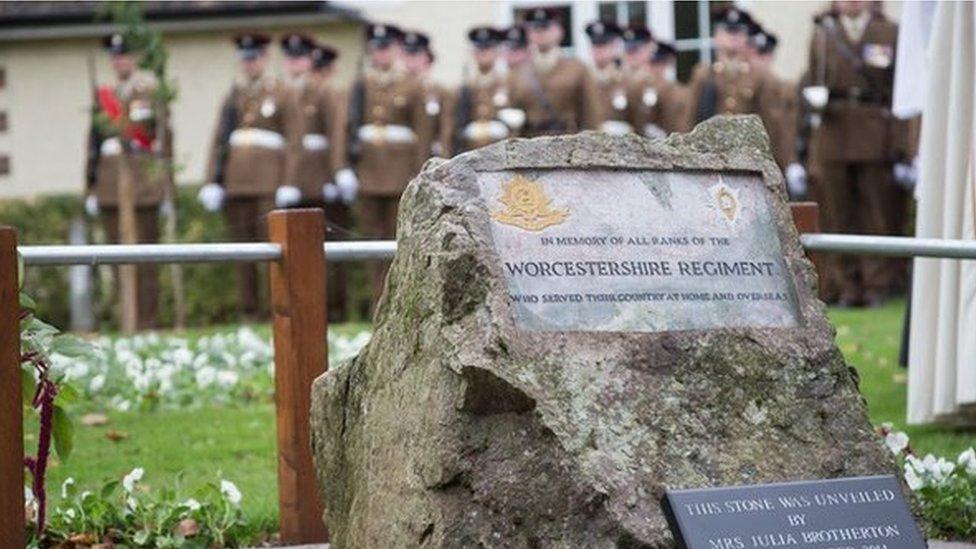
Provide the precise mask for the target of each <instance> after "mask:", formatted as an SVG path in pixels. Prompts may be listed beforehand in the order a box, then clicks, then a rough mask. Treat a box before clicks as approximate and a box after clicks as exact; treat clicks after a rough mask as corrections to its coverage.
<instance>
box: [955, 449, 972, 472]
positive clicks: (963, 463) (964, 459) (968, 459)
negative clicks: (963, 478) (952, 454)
mask: <svg viewBox="0 0 976 549" xmlns="http://www.w3.org/2000/svg"><path fill="white" fill-rule="evenodd" d="M956 463H958V464H959V466H960V467H965V468H966V472H967V473H969V474H970V475H976V450H973V449H972V448H969V449H968V450H966V451H964V452H963V453H961V454H959V459H957V460H956Z"/></svg>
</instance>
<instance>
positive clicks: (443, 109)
mask: <svg viewBox="0 0 976 549" xmlns="http://www.w3.org/2000/svg"><path fill="white" fill-rule="evenodd" d="M420 87H421V90H422V93H423V96H424V113H425V114H426V115H427V116H426V120H425V121H424V126H423V130H422V132H421V136H420V139H421V141H422V142H424V144H425V145H424V146H425V148H426V149H427V154H428V155H429V156H440V157H443V158H450V156H451V148H452V147H451V134H452V132H453V130H452V127H453V125H454V120H453V117H452V116H451V114H452V112H453V110H454V102H455V100H456V99H455V96H454V93H453V92H452V91H451V90H450V89H448V88H447V87H446V86H444V85H443V84H440V83H438V82H436V81H434V80H433V79H431V78H427V77H425V78H422V79H421V81H420Z"/></svg>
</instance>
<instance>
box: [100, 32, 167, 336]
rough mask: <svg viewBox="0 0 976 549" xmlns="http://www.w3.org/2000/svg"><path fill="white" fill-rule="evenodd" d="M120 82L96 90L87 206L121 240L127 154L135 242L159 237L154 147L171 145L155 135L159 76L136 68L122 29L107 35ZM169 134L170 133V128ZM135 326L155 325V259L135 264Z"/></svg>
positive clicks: (159, 185)
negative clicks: (122, 173) (122, 182)
mask: <svg viewBox="0 0 976 549" xmlns="http://www.w3.org/2000/svg"><path fill="white" fill-rule="evenodd" d="M104 46H105V49H106V51H108V53H109V56H110V58H111V62H112V70H113V72H114V73H115V77H116V81H115V82H114V83H113V84H107V85H103V86H100V87H99V88H98V89H97V90H96V97H95V98H94V99H95V107H94V109H93V112H92V122H91V130H90V132H89V134H88V159H87V167H86V170H85V172H86V180H87V187H88V188H87V193H86V199H85V209H86V211H87V212H88V214H89V215H91V216H93V217H95V216H99V215H100V216H101V217H102V222H103V224H104V226H105V232H106V238H107V241H108V242H109V243H118V242H119V236H120V235H119V179H120V177H121V176H120V173H119V172H120V170H121V169H122V168H121V163H122V160H123V155H124V156H125V158H126V160H127V166H128V168H129V170H130V174H131V181H132V188H133V194H134V198H135V206H136V211H135V217H136V230H137V235H136V241H137V242H139V243H149V244H152V243H156V242H158V241H159V221H158V208H159V204H160V202H161V200H162V196H163V192H162V190H163V189H162V185H163V182H162V181H161V178H159V177H155V176H154V174H155V173H160V171H161V170H158V169H154V168H155V166H153V165H152V163H153V159H154V158H153V152H154V151H156V150H157V149H159V148H160V147H165V148H166V149H167V150H168V149H169V148H170V143H165V144H161V143H158V142H157V139H156V111H155V105H154V97H153V95H154V93H155V90H156V81H155V79H154V78H153V77H152V76H150V75H146V74H141V73H138V72H136V58H135V55H134V52H133V51H132V50H131V47H130V44H129V42H128V41H127V40H126V38H125V37H124V36H123V35H122V34H118V33H116V34H112V35H110V36H108V37H106V38H105V40H104ZM167 134H168V135H172V134H171V133H170V132H167ZM136 276H137V278H136V287H137V303H136V306H137V311H138V313H137V327H138V328H139V329H146V328H152V327H154V326H155V324H156V309H157V296H158V294H159V272H158V269H157V268H156V266H155V265H153V264H142V265H139V266H138V268H137V275H136Z"/></svg>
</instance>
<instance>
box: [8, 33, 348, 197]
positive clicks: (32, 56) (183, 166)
mask: <svg viewBox="0 0 976 549" xmlns="http://www.w3.org/2000/svg"><path fill="white" fill-rule="evenodd" d="M291 29H295V30H302V31H304V32H308V33H310V34H313V35H315V36H316V37H318V38H320V39H322V40H324V41H326V42H329V43H331V44H333V45H334V46H336V47H338V48H339V49H340V51H341V54H340V58H339V66H338V67H337V69H338V70H337V77H338V79H339V81H340V82H347V81H349V80H350V79H351V77H352V75H353V74H354V72H355V65H356V63H357V60H358V59H359V58H360V57H361V52H362V47H361V44H360V30H359V29H360V28H359V26H358V25H355V24H349V23H342V24H332V25H329V26H317V27H307V28H304V29H303V28H296V27H288V29H266V30H267V31H268V32H271V33H275V34H277V33H280V32H282V31H283V30H291ZM233 34H234V33H233V32H231V31H226V32H211V33H204V32H201V33H188V34H171V35H167V36H166V40H167V46H168V48H169V51H170V67H169V70H170V74H171V75H172V78H173V79H174V80H175V82H176V85H177V87H178V92H179V96H178V97H177V99H176V101H175V103H174V104H173V128H174V139H175V142H174V145H175V149H176V154H175V156H176V161H177V163H178V165H179V166H180V171H179V173H178V174H177V179H178V181H179V182H181V183H199V182H201V181H202V179H203V177H204V175H205V174H204V171H205V164H206V161H207V155H208V152H209V144H210V140H211V138H212V136H213V132H214V128H215V126H216V122H217V116H218V113H217V110H218V108H219V104H220V101H221V100H222V98H223V96H224V94H226V93H227V91H228V89H229V88H230V84H231V82H232V80H233V79H234V77H235V75H236V74H237V68H236V67H237V64H236V57H235V53H234V48H233V44H232V43H231V37H232V36H233ZM271 54H272V59H271V64H270V65H271V67H272V70H273V71H274V72H276V73H280V52H279V50H278V48H277V47H274V48H272V49H271ZM90 55H94V58H95V66H96V74H97V75H98V78H99V80H100V81H107V80H109V78H110V68H109V65H108V59H107V57H106V56H105V54H104V53H103V52H102V50H101V47H100V43H99V41H98V40H97V39H72V40H45V41H25V42H11V43H6V44H4V45H3V47H2V48H0V66H2V67H4V68H6V71H7V88H6V89H3V90H0V108H2V109H5V110H7V112H8V121H9V130H8V132H7V133H6V134H0V151H2V152H6V153H8V154H9V155H10V166H11V170H10V175H8V176H2V177H0V198H10V197H18V198H30V197H33V196H36V195H39V194H52V193H79V194H80V193H81V192H82V189H83V188H84V163H85V143H86V137H87V131H88V124H89V115H88V113H89V109H90V106H91V90H90V85H89V78H88V58H89V56H90Z"/></svg>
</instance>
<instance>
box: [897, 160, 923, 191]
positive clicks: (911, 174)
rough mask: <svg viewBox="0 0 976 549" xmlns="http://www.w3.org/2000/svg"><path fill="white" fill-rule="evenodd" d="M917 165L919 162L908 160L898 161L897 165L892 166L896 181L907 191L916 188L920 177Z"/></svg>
mask: <svg viewBox="0 0 976 549" xmlns="http://www.w3.org/2000/svg"><path fill="white" fill-rule="evenodd" d="M917 165H918V162H912V163H911V164H909V163H907V162H898V163H897V164H895V166H894V167H893V168H892V172H893V175H894V177H895V183H897V184H898V186H899V187H902V188H903V189H905V190H906V191H910V190H912V189H914V188H915V181H916V180H917V179H918V167H917Z"/></svg>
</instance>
